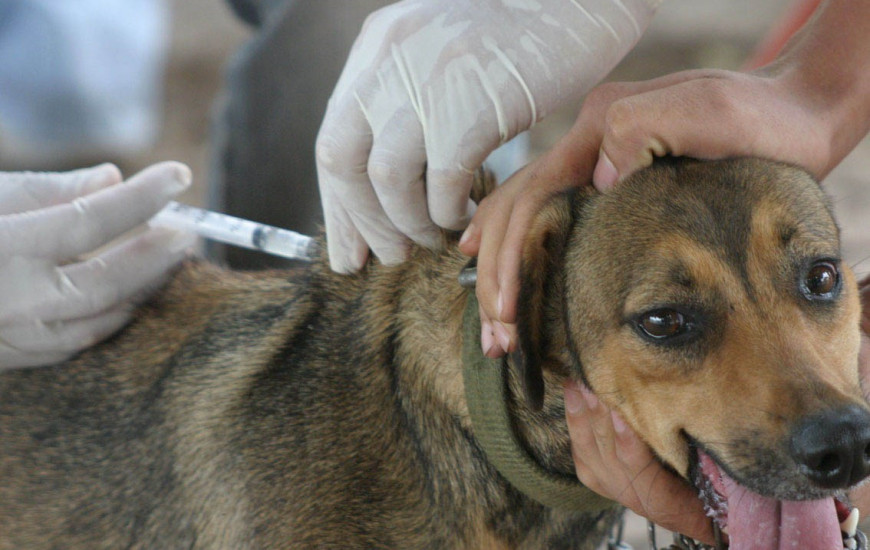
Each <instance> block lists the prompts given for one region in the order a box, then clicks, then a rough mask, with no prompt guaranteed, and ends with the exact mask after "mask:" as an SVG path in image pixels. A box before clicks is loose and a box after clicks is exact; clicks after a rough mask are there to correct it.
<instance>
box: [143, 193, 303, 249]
mask: <svg viewBox="0 0 870 550" xmlns="http://www.w3.org/2000/svg"><path fill="white" fill-rule="evenodd" d="M148 225H150V226H152V227H169V228H172V229H178V230H181V231H190V232H192V233H196V234H197V235H199V236H201V237H204V238H206V239H210V240H213V241H217V242H221V243H226V244H232V245H236V246H241V247H244V248H250V249H252V250H260V251H262V252H266V253H269V254H274V255H276V256H282V257H284V258H290V259H293V260H305V261H311V260H312V259H313V257H314V248H315V244H314V240H313V239H312V238H311V237H308V236H306V235H302V234H300V233H296V232H295V231H290V230H287V229H281V228H280V227H273V226H271V225H265V224H261V223H257V222H252V221H250V220H245V219H242V218H237V217H235V216H229V215H227V214H220V213H218V212H212V211H210V210H205V209H203V208H197V207H195V206H188V205H186V204H181V203H179V202H175V201H171V202H169V203H168V204H167V205H166V207H165V208H164V209H163V210H161V211H160V212H158V213H157V214H156V215H155V216H154V217H153V218H151V220H150V221H149V222H148Z"/></svg>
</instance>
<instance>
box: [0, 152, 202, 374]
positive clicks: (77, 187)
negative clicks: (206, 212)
mask: <svg viewBox="0 0 870 550" xmlns="http://www.w3.org/2000/svg"><path fill="white" fill-rule="evenodd" d="M190 179H191V175H190V170H189V169H188V168H187V167H186V166H184V165H183V164H179V163H176V162H166V163H162V164H158V165H155V166H152V167H149V168H147V169H146V170H143V171H142V172H141V173H139V174H137V175H136V176H134V177H133V178H131V179H130V180H128V181H126V182H124V183H120V182H121V174H120V172H119V171H118V169H117V168H116V167H115V166H112V165H110V164H104V165H101V166H97V167H95V168H89V169H84V170H78V171H74V172H65V173H31V172H18V173H0V370H2V369H4V368H14V367H27V366H37V365H47V364H52V363H56V362H58V361H61V360H63V359H66V358H67V357H69V356H71V355H72V354H74V353H75V352H77V351H79V350H81V349H83V348H85V347H87V346H90V345H91V344H94V343H96V342H98V341H100V340H102V339H104V338H106V337H107V336H109V335H111V334H112V333H114V332H115V331H117V330H118V329H119V328H121V327H122V326H123V325H124V324H125V323H126V322H127V321H128V320H129V317H130V314H131V311H132V305H131V304H132V302H133V301H135V300H136V299H137V298H141V297H143V295H144V294H145V293H147V291H148V290H149V289H151V288H154V287H156V285H158V284H159V283H160V282H161V281H162V280H163V278H164V277H165V276H166V274H167V273H168V272H169V270H170V269H172V267H173V266H175V265H177V264H178V262H179V261H180V260H182V259H183V258H184V257H185V256H186V255H187V253H188V250H189V249H190V248H191V247H192V246H193V244H194V242H195V237H194V236H193V235H185V234H181V233H177V232H175V231H171V230H168V229H159V230H157V229H151V230H148V231H145V232H143V233H141V234H139V235H136V236H134V237H132V238H129V239H126V240H123V241H121V242H119V243H117V244H113V245H112V246H110V247H108V248H106V249H104V250H102V251H100V252H99V253H98V254H97V255H94V256H91V257H90V258H89V259H86V260H81V259H80V256H81V255H83V254H87V253H89V252H92V251H94V250H95V249H97V248H99V247H101V246H102V245H104V244H106V243H108V242H109V241H110V240H112V239H113V238H115V237H117V236H119V235H121V234H122V233H124V232H126V231H127V230H129V229H132V228H134V227H135V226H137V225H139V224H141V223H143V222H145V221H146V220H148V218H150V217H151V216H152V215H154V213H156V212H157V211H158V210H160V209H161V208H162V207H163V206H164V205H165V204H166V202H167V201H168V200H169V199H170V198H172V197H173V196H175V195H177V194H178V193H180V192H181V191H183V190H184V189H186V188H187V187H188V186H189V185H190Z"/></svg>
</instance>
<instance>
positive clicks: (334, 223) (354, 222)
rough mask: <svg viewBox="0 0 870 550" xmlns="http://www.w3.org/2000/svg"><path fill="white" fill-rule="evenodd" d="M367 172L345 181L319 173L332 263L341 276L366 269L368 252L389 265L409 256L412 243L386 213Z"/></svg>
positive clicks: (341, 178)
mask: <svg viewBox="0 0 870 550" xmlns="http://www.w3.org/2000/svg"><path fill="white" fill-rule="evenodd" d="M364 170H365V169H363V172H362V173H361V174H360V173H357V174H355V175H352V176H347V175H346V176H344V177H338V176H335V175H333V174H332V173H330V172H329V171H323V170H318V177H319V180H320V197H321V200H322V202H323V217H324V221H325V223H326V240H327V247H328V251H329V261H330V265H331V267H332V269H333V270H335V271H337V272H339V273H352V272H354V271H357V270H359V269H360V268H362V266H363V265H364V264H365V261H366V258H367V257H368V248H371V250H372V252H374V253H375V255H376V256H378V258H379V259H380V260H381V262H383V263H385V264H397V263H400V262H401V261H403V260H404V259H405V258H406V257H407V254H408V248H409V246H408V239H407V238H406V237H405V236H404V235H402V233H401V232H400V231H399V230H398V229H396V226H395V225H393V223H392V222H391V221H390V219H389V218H388V217H387V215H386V214H385V213H384V209H383V207H382V206H381V203H380V201H379V200H378V197H377V195H376V194H375V190H374V188H373V187H372V184H371V181H369V179H368V174H367V173H365V171H364Z"/></svg>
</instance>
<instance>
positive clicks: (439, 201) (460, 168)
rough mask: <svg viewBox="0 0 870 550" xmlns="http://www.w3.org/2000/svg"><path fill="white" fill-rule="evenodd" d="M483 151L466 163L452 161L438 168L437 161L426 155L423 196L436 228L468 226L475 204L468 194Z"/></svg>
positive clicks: (481, 159)
mask: <svg viewBox="0 0 870 550" xmlns="http://www.w3.org/2000/svg"><path fill="white" fill-rule="evenodd" d="M485 159H486V154H484V155H482V156H481V158H480V159H475V160H474V161H472V162H470V163H469V164H468V165H465V164H461V163H459V162H455V163H452V165H451V166H450V167H449V168H437V166H438V165H439V164H437V163H436V161H435V160H434V159H433V158H432V156H431V154H430V156H429V165H428V168H427V170H426V199H427V201H428V203H429V216H430V217H431V218H432V221H433V222H434V223H435V224H436V225H438V226H439V227H443V228H444V229H450V230H453V231H461V230H463V229H465V228H466V227H467V226H468V223H469V222H470V221H471V217H472V216H474V212H475V211H476V210H477V205H476V204H474V201H472V200H471V197H470V196H469V195H470V193H471V185H472V184H473V183H474V172H475V171H476V170H477V169H478V168H480V166H481V165H482V164H483V161H484V160H485Z"/></svg>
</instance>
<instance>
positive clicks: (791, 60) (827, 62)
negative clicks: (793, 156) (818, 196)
mask: <svg viewBox="0 0 870 550" xmlns="http://www.w3.org/2000/svg"><path fill="white" fill-rule="evenodd" d="M868 36H870V2H867V1H863V0H862V1H857V2H826V3H825V4H823V5H822V6H821V7H820V8H819V9H818V10H817V13H816V14H815V16H814V18H813V20H812V21H811V22H810V23H808V24H807V25H806V26H805V27H804V29H802V30H801V31H800V32H799V33H798V34H797V35H796V36H795V37H794V38H793V39H792V40H791V41H790V42H789V44H788V45H787V47H786V49H785V50H784V51H783V53H781V54H780V56H779V57H778V58H777V59H776V60H775V61H774V62H773V63H771V64H770V65H768V66H766V67H762V68H761V69H759V70H758V71H756V73H757V74H759V75H762V76H768V77H770V78H771V79H773V80H774V81H775V82H776V86H778V87H779V88H780V93H782V94H783V97H788V98H790V99H791V100H794V101H796V102H797V105H799V107H800V108H801V109H802V110H803V111H804V112H805V114H806V116H808V117H809V118H810V120H811V121H812V127H810V128H808V131H810V132H812V134H813V136H809V137H804V136H801V137H800V139H814V138H815V140H816V141H817V144H818V147H819V148H821V149H824V150H825V156H826V157H827V158H826V159H825V162H824V165H823V166H821V167H820V168H819V170H818V171H817V172H818V173H816V175H817V176H819V177H823V176H825V175H826V174H827V173H828V172H830V170H831V169H833V168H834V166H836V165H837V164H838V163H839V162H840V161H841V160H842V159H843V158H844V157H845V156H846V155H847V154H848V153H849V152H850V151H851V150H852V149H853V148H854V147H855V145H857V143H858V142H859V141H860V140H861V139H862V138H863V137H864V136H865V135H866V134H867V132H868V131H870V100H868V98H870V58H868V57H867V56H866V49H867V46H868V45H870V39H868ZM814 172H815V171H814Z"/></svg>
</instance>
